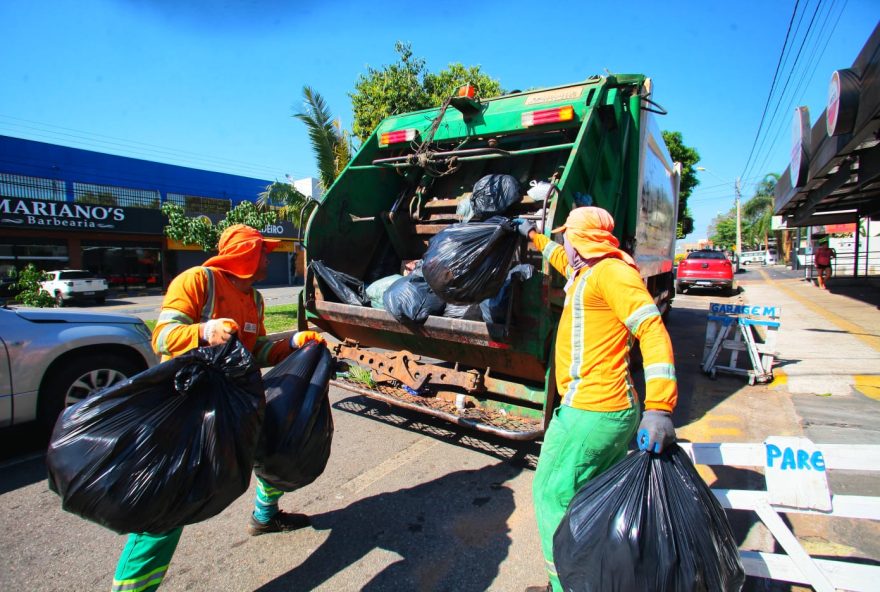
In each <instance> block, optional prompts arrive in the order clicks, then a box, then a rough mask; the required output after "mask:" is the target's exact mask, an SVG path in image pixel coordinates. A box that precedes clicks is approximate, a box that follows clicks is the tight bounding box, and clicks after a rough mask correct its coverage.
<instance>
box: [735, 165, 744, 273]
mask: <svg viewBox="0 0 880 592" xmlns="http://www.w3.org/2000/svg"><path fill="white" fill-rule="evenodd" d="M734 191H735V192H736V272H737V273H739V263H740V260H741V259H742V214H741V211H740V205H739V177H737V178H736V183H735V185H734Z"/></svg>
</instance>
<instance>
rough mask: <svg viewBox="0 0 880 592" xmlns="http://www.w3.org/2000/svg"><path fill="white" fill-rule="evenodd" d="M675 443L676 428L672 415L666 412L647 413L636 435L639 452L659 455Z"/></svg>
mask: <svg viewBox="0 0 880 592" xmlns="http://www.w3.org/2000/svg"><path fill="white" fill-rule="evenodd" d="M673 442H675V428H674V427H672V414H671V413H668V412H666V411H645V413H644V415H643V416H642V423H640V424H639V431H638V432H637V433H636V443H637V444H638V445H639V450H647V451H649V452H655V453H658V454H659V453H661V452H663V449H664V448H666V447H667V446H669V445H670V444H672V443H673Z"/></svg>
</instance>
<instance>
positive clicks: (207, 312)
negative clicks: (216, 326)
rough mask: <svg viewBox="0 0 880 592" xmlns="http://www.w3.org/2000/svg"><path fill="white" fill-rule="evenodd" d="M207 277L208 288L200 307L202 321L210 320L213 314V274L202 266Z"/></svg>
mask: <svg viewBox="0 0 880 592" xmlns="http://www.w3.org/2000/svg"><path fill="white" fill-rule="evenodd" d="M202 269H203V270H204V271H205V277H206V278H207V279H208V289H207V294H206V297H205V306H203V307H202V322H203V323H204V322H206V321H210V320H211V318H212V316H213V315H214V274H213V273H212V272H211V270H210V269H208V268H207V267H203V268H202Z"/></svg>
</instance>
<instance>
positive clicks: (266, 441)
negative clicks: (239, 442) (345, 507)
mask: <svg viewBox="0 0 880 592" xmlns="http://www.w3.org/2000/svg"><path fill="white" fill-rule="evenodd" d="M333 369H334V364H333V358H332V356H331V355H330V351H329V350H328V349H327V346H325V345H323V344H320V343H314V342H312V343H307V344H306V345H304V346H303V347H301V348H299V349H298V350H297V351H295V352H293V353H292V354H290V355H289V356H287V358H285V359H284V360H282V361H281V363H280V364H278V365H276V366H275V367H274V368H272V369H271V370H269V372H267V373H266V375H265V376H263V383H264V384H265V385H266V419H265V420H264V421H263V432H262V434H261V436H260V445H259V447H258V449H257V460H256V463H255V464H254V473H256V474H257V476H259V477H261V478H262V479H264V480H266V481H268V482H269V484H270V485H272V486H273V487H276V488H278V489H280V490H282V491H293V490H295V489H299V488H301V487H305V486H306V485H308V484H309V483H311V482H312V481H314V480H315V479H317V478H318V477H319V476H320V475H321V473H323V472H324V467H326V466H327V460H328V459H329V458H330V444H331V442H332V441H333V416H331V415H330V399H329V398H328V391H329V388H330V378H331V376H332V374H333Z"/></svg>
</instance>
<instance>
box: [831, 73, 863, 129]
mask: <svg viewBox="0 0 880 592" xmlns="http://www.w3.org/2000/svg"><path fill="white" fill-rule="evenodd" d="M859 87H860V80H859V77H858V75H856V73H855V72H853V71H852V70H849V69H843V70H835V71H834V72H833V73H832V74H831V82H830V83H829V84H828V106H827V108H826V109H825V129H826V131H827V133H828V135H829V136H839V135H841V134H848V133H850V132H851V131H852V130H853V124H855V122H856V113H857V112H858V109H859Z"/></svg>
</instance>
